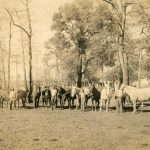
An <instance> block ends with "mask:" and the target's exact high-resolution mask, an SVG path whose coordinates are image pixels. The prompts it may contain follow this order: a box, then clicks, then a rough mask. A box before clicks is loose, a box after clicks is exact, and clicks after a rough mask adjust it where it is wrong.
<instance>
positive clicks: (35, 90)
mask: <svg viewBox="0 0 150 150" xmlns="http://www.w3.org/2000/svg"><path fill="white" fill-rule="evenodd" d="M32 95H33V101H34V108H38V107H39V100H40V96H41V88H40V86H34V88H33V93H32Z"/></svg>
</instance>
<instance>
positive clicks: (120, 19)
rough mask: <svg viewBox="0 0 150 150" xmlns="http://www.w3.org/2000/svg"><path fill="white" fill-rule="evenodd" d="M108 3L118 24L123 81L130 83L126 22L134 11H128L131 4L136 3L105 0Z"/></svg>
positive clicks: (122, 0)
mask: <svg viewBox="0 0 150 150" xmlns="http://www.w3.org/2000/svg"><path fill="white" fill-rule="evenodd" d="M103 1H105V2H106V3H108V4H110V5H111V6H112V9H113V12H114V14H115V16H116V20H117V24H118V29H119V30H118V33H119V34H118V44H119V47H120V48H119V50H118V54H119V60H120V65H121V68H122V73H123V83H124V84H129V75H128V55H127V52H126V51H125V35H126V23H127V16H128V15H129V14H131V13H132V11H130V12H127V10H128V8H129V6H131V5H133V4H135V3H134V2H133V1H132V0H131V2H126V1H124V0H118V1H115V0H103Z"/></svg>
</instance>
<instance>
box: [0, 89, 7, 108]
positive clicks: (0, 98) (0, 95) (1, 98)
mask: <svg viewBox="0 0 150 150" xmlns="http://www.w3.org/2000/svg"><path fill="white" fill-rule="evenodd" d="M4 102H6V103H7V107H8V103H9V91H7V90H3V89H0V107H1V108H3V106H4Z"/></svg>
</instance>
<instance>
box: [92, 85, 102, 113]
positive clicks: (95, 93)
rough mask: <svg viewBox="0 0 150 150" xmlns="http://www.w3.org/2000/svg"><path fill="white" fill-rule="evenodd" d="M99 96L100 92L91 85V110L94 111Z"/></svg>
mask: <svg viewBox="0 0 150 150" xmlns="http://www.w3.org/2000/svg"><path fill="white" fill-rule="evenodd" d="M100 98H101V92H100V91H99V90H98V89H97V88H96V87H95V86H94V85H93V86H92V87H90V99H91V100H92V110H93V111H94V110H95V111H96V110H97V108H98V106H99V103H100Z"/></svg>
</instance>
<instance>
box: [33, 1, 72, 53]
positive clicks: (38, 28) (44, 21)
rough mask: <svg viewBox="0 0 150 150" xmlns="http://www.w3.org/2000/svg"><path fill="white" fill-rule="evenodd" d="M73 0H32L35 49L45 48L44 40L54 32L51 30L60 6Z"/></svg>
mask: <svg viewBox="0 0 150 150" xmlns="http://www.w3.org/2000/svg"><path fill="white" fill-rule="evenodd" d="M71 1H72V0H32V2H31V5H30V8H31V17H32V23H33V42H34V43H33V44H34V48H35V49H34V50H35V51H40V53H41V50H44V42H45V41H47V40H48V39H49V38H50V37H51V36H52V35H53V33H52V32H51V30H50V26H51V24H52V17H53V14H54V13H55V12H57V10H58V8H59V7H60V6H61V5H63V4H65V3H68V2H71Z"/></svg>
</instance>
